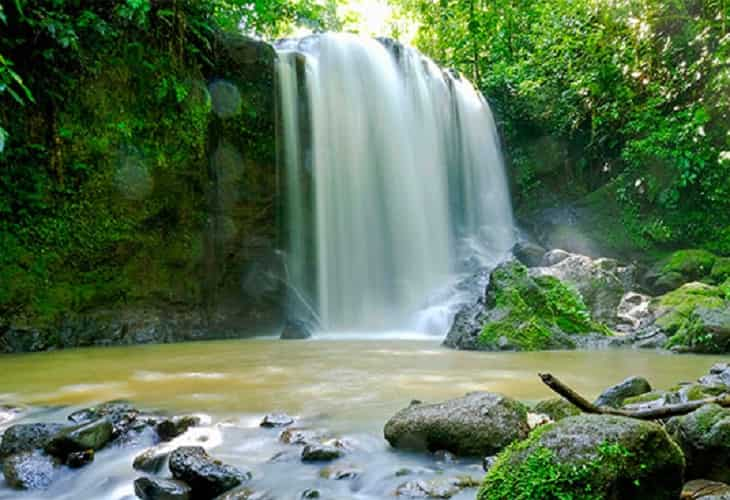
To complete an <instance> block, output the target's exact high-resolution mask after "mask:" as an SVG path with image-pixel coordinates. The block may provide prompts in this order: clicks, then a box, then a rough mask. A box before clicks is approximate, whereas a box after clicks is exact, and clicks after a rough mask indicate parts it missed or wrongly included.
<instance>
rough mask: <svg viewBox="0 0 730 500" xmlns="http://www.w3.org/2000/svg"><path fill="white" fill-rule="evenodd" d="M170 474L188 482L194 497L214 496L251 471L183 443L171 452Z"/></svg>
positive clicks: (236, 484) (249, 475)
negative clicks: (223, 461)
mask: <svg viewBox="0 0 730 500" xmlns="http://www.w3.org/2000/svg"><path fill="white" fill-rule="evenodd" d="M169 466H170V472H172V476H173V477H174V478H175V479H177V480H179V481H184V482H186V483H187V484H189V485H190V487H191V488H192V490H193V496H194V497H195V498H214V497H216V496H217V495H220V494H222V493H225V492H226V491H228V490H231V489H233V488H235V487H236V486H239V485H240V484H241V483H243V482H244V481H246V480H247V479H250V478H251V473H250V472H242V471H241V470H239V469H237V468H236V467H233V466H230V465H226V464H222V463H221V462H219V461H218V460H215V459H213V458H212V457H211V456H210V455H208V453H206V451H205V450H204V449H203V448H202V447H200V446H183V447H180V448H177V449H176V450H175V451H173V452H172V453H171V454H170V463H169Z"/></svg>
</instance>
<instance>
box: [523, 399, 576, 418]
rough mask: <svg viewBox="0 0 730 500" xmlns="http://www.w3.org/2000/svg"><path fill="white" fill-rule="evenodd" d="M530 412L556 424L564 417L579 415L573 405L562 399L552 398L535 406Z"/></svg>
mask: <svg viewBox="0 0 730 500" xmlns="http://www.w3.org/2000/svg"><path fill="white" fill-rule="evenodd" d="M532 411H534V412H535V413H542V414H544V415H547V416H548V417H550V418H551V419H553V420H554V421H556V422H557V421H558V420H561V419H563V418H565V417H573V416H575V415H580V413H581V412H580V410H579V409H578V408H577V407H576V406H575V405H573V404H572V403H570V402H568V401H566V400H564V399H563V398H552V399H546V400H543V401H540V402H539V403H537V404H536V405H535V407H534V408H533V409H532Z"/></svg>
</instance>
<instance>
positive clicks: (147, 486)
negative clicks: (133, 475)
mask: <svg viewBox="0 0 730 500" xmlns="http://www.w3.org/2000/svg"><path fill="white" fill-rule="evenodd" d="M134 493H135V494H136V495H137V496H138V497H139V498H141V499H142V500H189V499H190V498H192V489H191V488H190V486H188V485H187V484H185V483H184V482H182V481H175V480H171V479H160V478H156V477H140V478H138V479H136V480H135V481H134Z"/></svg>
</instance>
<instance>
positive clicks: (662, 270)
mask: <svg viewBox="0 0 730 500" xmlns="http://www.w3.org/2000/svg"><path fill="white" fill-rule="evenodd" d="M716 259H717V257H715V255H713V254H712V253H710V252H707V251H705V250H679V251H677V252H674V253H673V254H671V255H670V256H668V257H666V258H664V259H662V260H660V261H659V262H657V263H656V264H655V265H653V266H652V267H651V269H649V271H647V273H646V274H645V275H644V283H645V285H646V286H647V287H648V288H649V290H651V291H652V292H653V293H655V294H663V293H667V292H669V291H671V290H674V289H676V288H679V287H680V286H681V285H683V284H684V283H688V282H690V281H695V280H699V279H701V278H704V277H705V276H707V275H709V274H710V272H711V271H712V268H713V265H714V264H715V260H716Z"/></svg>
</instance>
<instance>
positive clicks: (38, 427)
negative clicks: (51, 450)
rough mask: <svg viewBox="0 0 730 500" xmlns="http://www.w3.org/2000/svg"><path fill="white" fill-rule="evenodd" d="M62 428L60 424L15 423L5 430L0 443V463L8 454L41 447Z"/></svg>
mask: <svg viewBox="0 0 730 500" xmlns="http://www.w3.org/2000/svg"><path fill="white" fill-rule="evenodd" d="M63 429H64V426H63V425H60V424H17V425H13V426H11V427H8V429H7V430H6V431H5V433H4V434H3V437H2V443H0V463H2V461H3V460H4V459H5V458H6V457H9V456H10V455H15V454H17V453H20V452H23V451H32V450H34V449H40V448H43V447H44V446H45V445H46V443H48V441H49V440H50V439H51V438H52V437H53V436H55V435H56V434H58V433H59V432H60V431H61V430H63Z"/></svg>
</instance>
